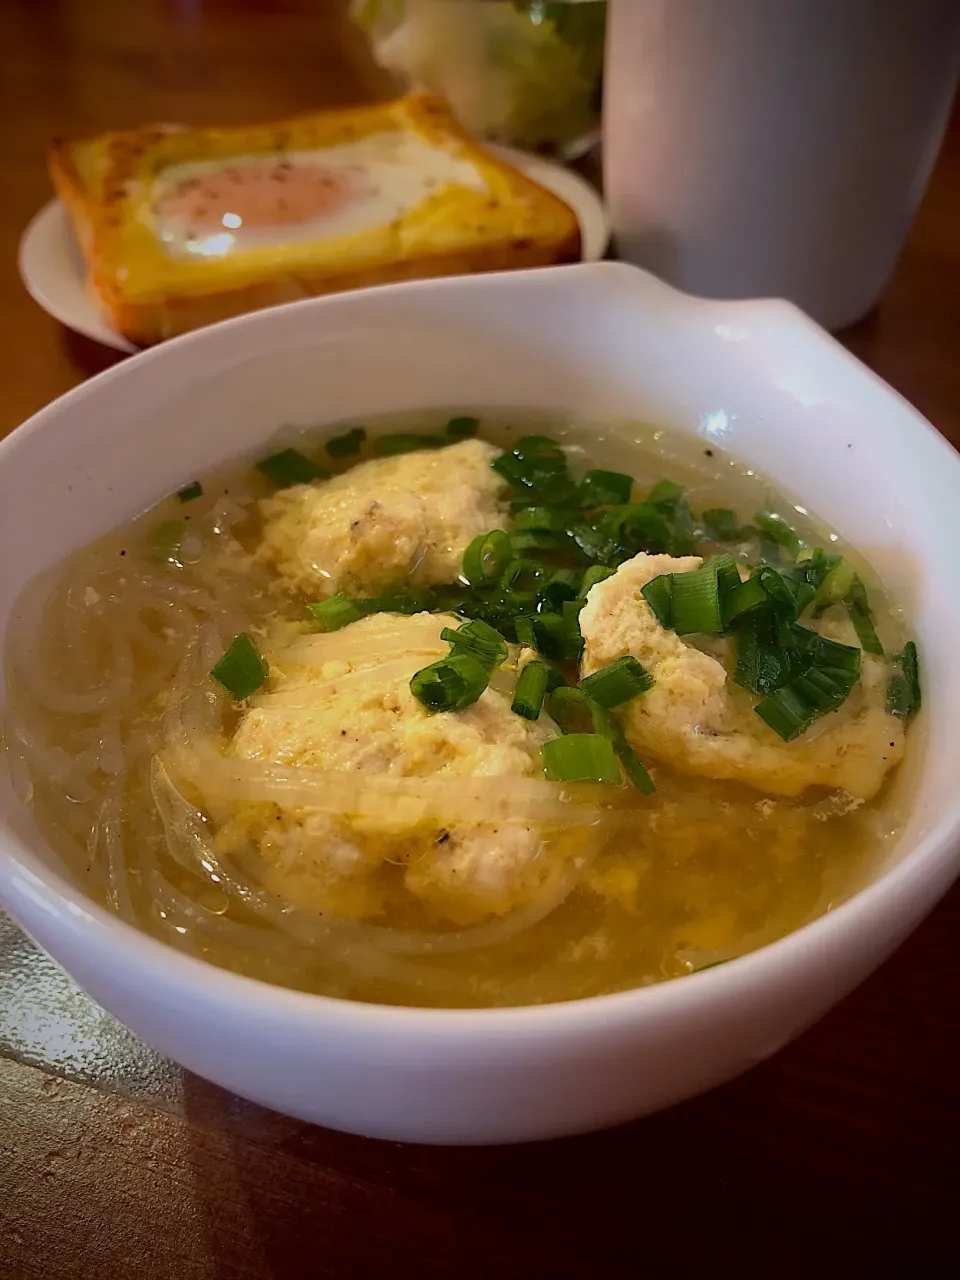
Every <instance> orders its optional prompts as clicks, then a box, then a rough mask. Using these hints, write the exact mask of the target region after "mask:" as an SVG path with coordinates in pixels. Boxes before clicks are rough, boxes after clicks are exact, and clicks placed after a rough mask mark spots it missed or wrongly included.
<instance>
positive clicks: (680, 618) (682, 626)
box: [670, 561, 723, 636]
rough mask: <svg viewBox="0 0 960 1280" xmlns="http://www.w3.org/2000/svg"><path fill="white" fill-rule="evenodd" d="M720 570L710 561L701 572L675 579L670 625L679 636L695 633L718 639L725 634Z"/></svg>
mask: <svg viewBox="0 0 960 1280" xmlns="http://www.w3.org/2000/svg"><path fill="white" fill-rule="evenodd" d="M717 567H718V566H717V564H716V563H715V562H709V561H708V563H707V564H702V565H701V566H700V568H699V569H691V570H690V571H689V572H687V573H675V574H673V575H672V577H673V583H672V589H671V605H672V612H673V616H672V620H671V623H670V625H671V627H672V628H673V630H674V631H675V632H676V633H677V635H678V636H687V635H691V634H692V633H694V632H704V633H705V634H707V635H716V634H717V633H719V632H720V631H722V630H723V614H722V611H721V608H720V585H719V581H718V577H717Z"/></svg>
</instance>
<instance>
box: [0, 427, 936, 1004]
mask: <svg viewBox="0 0 960 1280" xmlns="http://www.w3.org/2000/svg"><path fill="white" fill-rule="evenodd" d="M7 680H8V699H7V709H6V712H5V724H4V736H5V740H6V745H7V755H8V760H9V764H10V767H11V769H12V771H13V775H14V779H15V782H16V783H17V785H18V787H19V789H20V791H21V793H22V794H23V796H24V797H25V799H27V800H28V802H29V803H30V805H31V806H32V808H33V812H34V814H35V816H36V819H37V821H38V823H39V824H40V826H41V828H42V830H43V831H44V833H45V835H46V836H47V838H48V839H49V840H50V842H51V844H52V845H53V847H54V848H55V849H56V850H58V851H59V852H60V854H61V855H62V856H63V858H64V859H65V860H66V862H67V863H68V865H69V866H70V868H71V869H72V871H73V872H74V874H75V875H76V876H77V878H78V880H79V881H80V882H81V883H82V884H83V885H84V886H85V888H86V889H87V891H88V892H89V893H90V894H91V895H92V896H94V897H97V898H99V899H100V900H102V901H103V902H105V903H106V904H108V905H109V906H110V907H111V908H112V909H113V910H114V911H116V912H117V913H118V914H120V915H121V916H123V917H124V918H125V919H128V920H130V921H132V922H133V923H135V924H137V925H138V926H139V927H141V928H143V929H145V930H147V931H148V932H150V933H152V934H154V935H155V936H157V937H159V938H162V939H164V940H165V941H167V942H169V943H170V944H172V945H174V946H177V947H180V948H182V949H184V950H187V951H190V952H192V953H194V954H196V955H199V956H203V957H205V958H206V959H208V960H211V961H213V962H214V963H216V964H219V965H223V966H225V967H227V968H230V969H234V970H236V971H239V972H242V973H247V974H251V975H253V976H256V977H259V978H263V979H266V980H269V981H273V982H277V983H281V984H284V985H287V986H292V987H298V988H302V989H304V990H308V991H317V992H322V993H326V994H329V995H334V996H340V997H346V998H351V999H360V1000H371V1001H384V1002H390V1003H400V1004H426V1005H445V1006H482V1005H508V1004H521V1003H537V1002H543V1001H551V1000H564V999H572V998H577V997H583V996H589V995H595V994H599V993H603V992H609V991H616V990H621V989H624V988H628V987H633V986H638V985H643V984H646V983H650V982H655V981H659V980H661V979H664V978H671V977H678V976H680V975H683V974H688V973H691V972H694V971H696V970H698V969H701V968H704V967H706V966H708V965H712V964H715V963H717V962H721V961H724V960H728V959H730V958H732V957H734V956H737V955H740V954H742V953H744V952H746V951H749V950H752V949H754V948H756V947H758V946H761V945H763V944H764V943H766V942H769V941H772V940H773V939H775V938H777V937H780V936H782V935H783V934H784V933H787V932H788V931H790V930H791V929H794V928H796V927H798V926H799V925H801V924H803V923H804V922H806V921H808V920H810V919H812V918H813V917H815V916H816V915H818V914H819V913H822V912H824V911H826V910H828V909H829V908H830V907H831V906H832V905H834V904H835V903H837V902H838V901H841V900H842V899H843V898H844V897H845V896H847V895H849V894H850V893H851V892H853V891H854V890H855V889H856V888H857V886H858V884H859V883H860V882H861V880H862V878H863V876H864V874H865V872H866V870H867V869H868V864H869V860H870V859H871V858H874V857H876V856H877V853H878V851H879V850H882V848H883V846H884V844H885V842H887V841H889V840H890V839H891V838H893V837H894V836H895V835H896V833H897V830H898V827H899V823H900V814H899V811H898V810H899V804H898V802H897V800H896V796H895V794H892V793H891V788H890V786H889V779H890V775H891V773H892V771H894V770H895V769H896V768H897V766H898V765H899V763H900V761H901V759H902V758H903V755H904V752H905V750H906V749H907V740H908V739H909V738H910V737H911V736H912V735H911V732H910V730H909V721H910V717H911V715H912V714H913V712H914V711H916V710H917V708H918V707H919V703H920V686H919V678H918V672H917V653H916V648H915V646H914V645H913V643H912V642H911V641H910V639H909V635H908V633H907V631H906V630H905V628H904V625H903V620H902V618H901V615H900V614H899V612H898V611H897V609H896V608H895V607H893V605H892V604H891V602H890V601H889V600H888V599H887V598H886V596H885V594H884V591H883V588H882V586H881V584H880V583H879V582H878V581H877V580H876V578H875V576H873V575H872V574H871V572H870V571H869V569H868V567H867V566H866V565H865V564H864V563H863V562H862V561H861V560H860V559H859V558H858V557H857V556H856V554H855V553H854V552H853V551H851V550H850V549H849V548H846V547H844V546H843V545H842V543H841V542H840V541H839V540H838V538H837V536H836V535H835V534H833V533H830V532H829V531H828V530H825V529H824V528H823V527H822V526H821V525H819V524H817V523H816V521H814V520H812V519H811V517H809V516H808V514H807V512H806V511H805V509H803V508H802V507H799V506H791V505H789V504H788V503H786V502H785V501H784V500H783V499H782V498H779V497H777V496H776V495H775V494H774V493H773V492H772V491H771V490H770V488H769V486H767V485H766V484H765V483H764V482H763V481H762V480H760V479H759V478H758V477H756V476H755V475H754V474H753V473H752V472H751V471H749V470H745V469H744V468H742V467H741V466H739V465H738V464H736V463H732V462H730V460H729V459H719V458H715V457H714V456H713V451H712V450H711V449H710V448H704V447H703V446H702V445H699V446H698V445H696V443H695V442H690V441H687V440H685V439H680V438H674V437H672V436H671V435H670V434H669V433H663V432H654V431H650V430H648V429H643V428H640V427H636V426H634V427H630V426H627V425H625V424H613V425H609V426H602V427H598V426H595V427H593V428H592V429H590V430H587V429H585V428H583V427H578V426H576V425H574V424H567V423H557V422H556V421H555V420H550V421H548V420H547V419H545V418H543V417H542V416H532V415H529V414H526V415H523V414H518V415H509V416H503V415H501V416H500V417H499V418H493V417H490V418H489V419H484V420H483V421H479V420H478V419H477V418H474V417H472V416H466V415H461V416H457V417H453V418H448V417H446V416H445V417H443V418H442V419H440V418H437V417H433V418H431V417H430V416H429V415H428V416H426V417H425V416H424V415H420V416H419V417H418V418H417V419H416V420H415V421H414V420H412V419H411V418H410V417H409V416H407V417H405V418H404V419H403V420H396V419H394V420H390V421H379V422H376V423H370V422H368V423H366V424H365V425H362V426H361V425H359V424H358V425H350V426H347V427H344V428H342V429H341V430H340V433H339V434H337V435H334V436H333V437H332V438H331V437H330V435H329V432H328V433H325V434H323V435H321V434H319V433H311V432H301V433H298V434H297V435H296V437H293V436H291V437H290V438H288V439H285V440H284V441H282V442H280V443H278V444H276V445H275V446H274V447H273V451H272V452H270V451H269V450H264V455H263V456H261V457H259V458H257V459H253V460H250V461H248V462H245V463H243V464H242V465H237V466H232V467H230V468H227V469H225V470H223V471H221V472H218V473H216V474H213V475H209V476H204V477H201V478H200V479H199V480H196V481H194V482H192V483H190V484H188V485H187V486H186V487H185V488H184V489H182V490H181V491H180V492H179V493H177V494H174V495H172V496H170V497H169V498H166V499H164V501H163V502H161V503H159V504H158V505H157V506H156V507H155V508H153V509H152V510H151V511H149V512H147V513H146V514H145V515H143V516H141V517H140V518H139V519H137V520H136V521H134V522H133V523H132V524H130V525H129V526H127V527H126V528H124V529H122V530H120V531H119V532H117V533H114V534H111V535H110V536H108V537H106V538H104V539H102V540H101V541H99V542H97V543H96V544H94V545H93V546H90V547H87V548H85V549H84V550H83V551H81V552H80V553H78V554H77V555H75V556H73V557H71V559H70V560H69V561H68V562H67V563H65V564H63V565H61V566H59V567H58V568H57V569H56V571H55V572H53V573H51V574H49V575H46V576H45V577H44V578H43V579H41V580H39V581H37V582H35V583H34V584H33V585H32V586H31V587H30V588H29V589H28V591H27V592H26V593H25V594H24V596H23V598H22V600H21V601H20V603H19V605H18V607H17V609H16V611H15V614H14V617H13V618H12V620H11V624H10V630H9V635H8V645H7Z"/></svg>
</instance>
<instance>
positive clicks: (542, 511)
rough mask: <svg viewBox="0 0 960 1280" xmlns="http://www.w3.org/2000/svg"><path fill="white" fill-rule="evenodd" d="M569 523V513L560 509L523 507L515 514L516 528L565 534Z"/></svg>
mask: <svg viewBox="0 0 960 1280" xmlns="http://www.w3.org/2000/svg"><path fill="white" fill-rule="evenodd" d="M568 522H569V516H568V514H567V512H565V511H563V510H562V509H561V508H558V507H521V508H520V509H519V511H517V512H516V513H515V514H514V517H513V524H514V528H515V529H516V530H517V531H518V532H519V531H520V530H525V529H546V530H548V531H549V532H550V533H564V532H565V531H566V528H567V524H568Z"/></svg>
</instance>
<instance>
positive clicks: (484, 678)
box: [410, 653, 489, 711]
mask: <svg viewBox="0 0 960 1280" xmlns="http://www.w3.org/2000/svg"><path fill="white" fill-rule="evenodd" d="M488 680H489V673H488V672H487V669H486V667H484V665H483V663H481V662H479V661H478V660H477V659H476V658H475V657H473V655H472V654H469V653H452V654H450V656H449V657H446V658H441V659H440V661H439V662H434V663H431V665H430V666H429V667H423V668H422V670H420V671H418V672H417V673H416V675H415V676H414V677H413V679H412V680H411V681H410V692H411V693H412V694H413V696H414V697H415V698H416V699H417V701H418V702H421V703H422V704H423V705H424V706H425V707H426V708H427V709H428V710H430V711H460V710H462V708H464V707H469V706H472V705H473V703H475V702H476V701H477V699H478V698H479V697H480V695H481V694H482V693H483V691H484V689H486V687H487V682H488Z"/></svg>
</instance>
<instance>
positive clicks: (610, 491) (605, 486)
mask: <svg viewBox="0 0 960 1280" xmlns="http://www.w3.org/2000/svg"><path fill="white" fill-rule="evenodd" d="M632 489H633V476H628V475H625V474H624V472H622V471H588V472H587V473H586V475H585V476H584V477H583V479H582V480H581V481H580V491H579V493H578V494H577V501H578V502H579V504H580V506H581V507H615V506H622V505H623V504H624V503H626V502H629V501H630V493H631V491H632Z"/></svg>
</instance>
